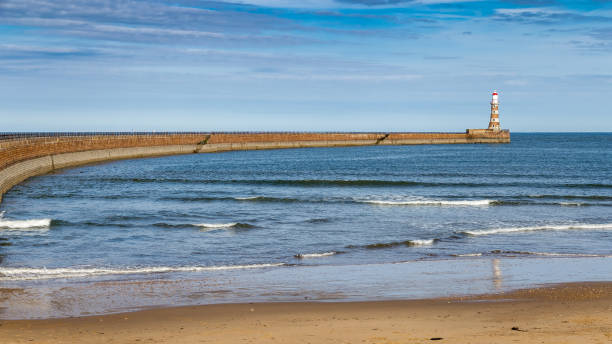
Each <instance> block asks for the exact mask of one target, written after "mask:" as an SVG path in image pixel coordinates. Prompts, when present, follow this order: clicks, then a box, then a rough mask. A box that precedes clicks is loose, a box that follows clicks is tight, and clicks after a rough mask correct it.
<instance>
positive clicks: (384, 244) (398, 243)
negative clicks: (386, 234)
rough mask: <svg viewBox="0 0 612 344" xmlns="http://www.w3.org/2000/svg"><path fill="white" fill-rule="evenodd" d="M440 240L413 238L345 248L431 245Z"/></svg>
mask: <svg viewBox="0 0 612 344" xmlns="http://www.w3.org/2000/svg"><path fill="white" fill-rule="evenodd" d="M438 241H440V239H413V240H404V241H393V242H382V243H375V244H368V245H362V246H355V245H349V246H347V247H346V248H366V249H371V250H375V249H381V248H392V247H398V246H408V247H411V246H431V245H433V244H435V243H436V242H438Z"/></svg>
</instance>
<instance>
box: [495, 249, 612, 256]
mask: <svg viewBox="0 0 612 344" xmlns="http://www.w3.org/2000/svg"><path fill="white" fill-rule="evenodd" d="M490 253H491V254H506V255H507V254H511V255H526V256H545V257H608V256H609V255H602V254H588V253H557V252H531V251H504V250H493V251H491V252H490Z"/></svg>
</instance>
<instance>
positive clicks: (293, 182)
mask: <svg viewBox="0 0 612 344" xmlns="http://www.w3.org/2000/svg"><path fill="white" fill-rule="evenodd" d="M84 180H92V181H101V182H130V183H179V184H243V185H282V186H303V187H308V186H314V187H316V186H370V187H384V186H429V187H445V186H450V187H476V188H479V187H491V186H492V187H509V186H510V187H513V186H518V187H520V186H525V187H536V188H551V187H566V188H583V189H606V188H612V184H607V183H584V184H581V183H549V184H545V183H539V182H498V183H471V182H467V183H466V182H433V181H432V182H422V181H413V180H384V179H191V178H157V179H155V178H120V177H112V178H98V177H96V178H86V179H84Z"/></svg>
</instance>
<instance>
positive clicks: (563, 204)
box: [491, 200, 612, 207]
mask: <svg viewBox="0 0 612 344" xmlns="http://www.w3.org/2000/svg"><path fill="white" fill-rule="evenodd" d="M491 204H492V205H536V206H537V205H539V206H542V205H551V206H561V207H586V206H600V207H612V203H587V202H539V201H537V202H533V201H521V200H510V201H495V202H493V203H491Z"/></svg>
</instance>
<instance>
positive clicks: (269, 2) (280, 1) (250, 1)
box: [226, 0, 481, 9]
mask: <svg viewBox="0 0 612 344" xmlns="http://www.w3.org/2000/svg"><path fill="white" fill-rule="evenodd" d="M474 1H481V0H413V1H402V2H397V3H389V4H379V5H366V4H363V3H359V2H358V1H356V2H353V3H351V2H350V1H338V0H299V1H296V0H235V1H226V2H233V3H241V4H246V5H255V6H261V7H273V8H304V9H306V8H310V9H312V8H316V9H332V8H374V7H375V8H397V7H407V6H412V5H433V4H446V3H459V2H474Z"/></svg>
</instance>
